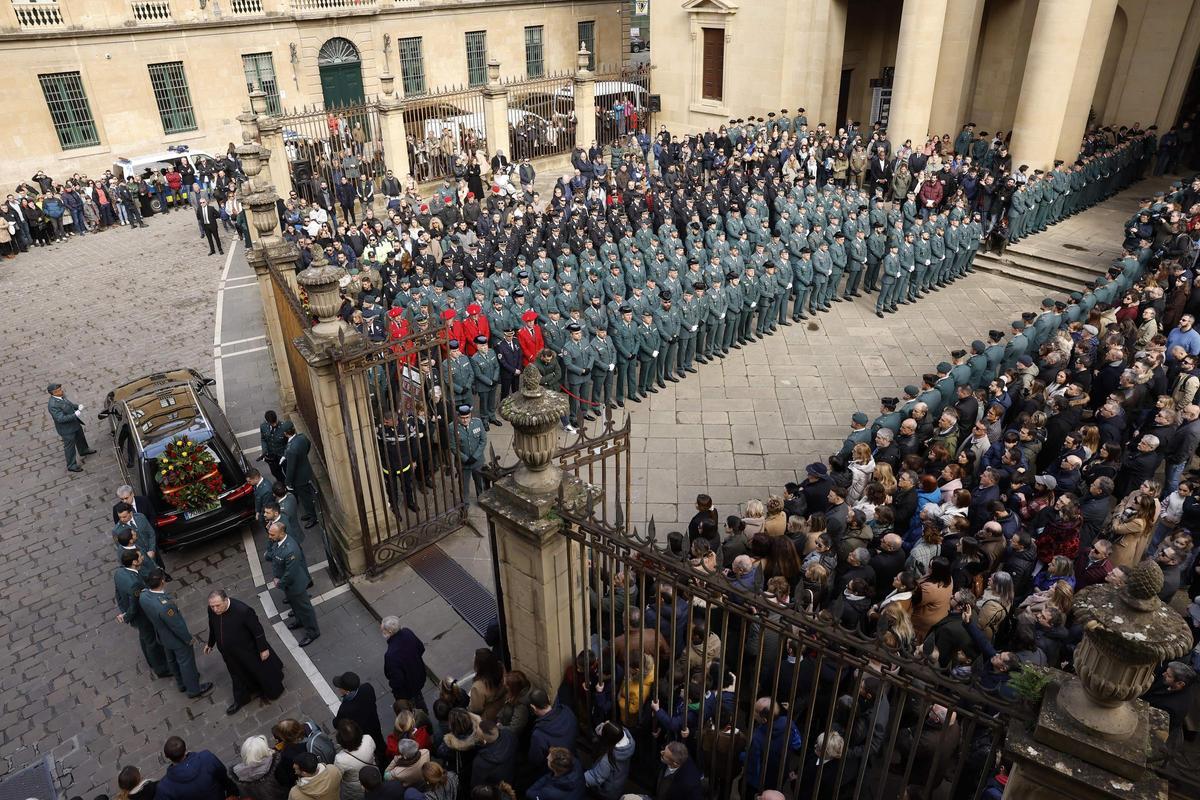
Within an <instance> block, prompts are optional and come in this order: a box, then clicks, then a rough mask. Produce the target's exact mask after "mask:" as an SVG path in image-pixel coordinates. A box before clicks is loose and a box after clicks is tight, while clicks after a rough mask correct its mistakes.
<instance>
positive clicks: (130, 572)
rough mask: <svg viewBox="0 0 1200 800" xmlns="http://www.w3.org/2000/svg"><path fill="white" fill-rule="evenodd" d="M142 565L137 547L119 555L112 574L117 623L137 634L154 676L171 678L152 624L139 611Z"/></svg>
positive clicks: (141, 590) (144, 587) (140, 607)
mask: <svg viewBox="0 0 1200 800" xmlns="http://www.w3.org/2000/svg"><path fill="white" fill-rule="evenodd" d="M144 562H145V556H143V555H142V554H141V553H140V552H139V551H138V550H137V549H136V548H135V549H133V550H130V551H126V552H123V553H122V554H121V566H119V567H117V570H116V572H114V573H113V584H114V585H115V587H116V603H117V622H121V623H124V624H125V625H132V626H133V627H134V628H135V629H136V630H137V632H138V644H139V645H140V646H141V648H142V656H144V657H145V659H146V663H147V664H148V665H149V666H150V669H152V670H154V674H155V675H157V676H158V677H160V678H169V677H171V667H170V666H169V665H168V664H167V654H166V652H164V651H163V646H162V645H161V644H159V642H158V634H156V633H155V632H154V623H152V622H151V621H150V618H149V617H147V616H146V615H145V613H143V612H142V606H141V604H140V603H139V602H138V598H140V597H141V595H142V592H144V591H145V590H146V582H145V581H144V580H143V579H142V573H141V571H140V570H141V568H142V565H143V563H144Z"/></svg>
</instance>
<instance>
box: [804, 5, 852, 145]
mask: <svg viewBox="0 0 1200 800" xmlns="http://www.w3.org/2000/svg"><path fill="white" fill-rule="evenodd" d="M847 6H848V0H829V23H828V25H827V26H826V28H825V30H826V37H825V59H824V75H823V77H822V78H821V107H820V110H819V112H818V113H819V114H820V117H819V118H817V119H816V121H817V122H826V123H828V125H829V130H831V131H835V132H836V131H837V128H838V125H839V124H841V120H838V119H837V112H838V96H839V95H840V94H841V90H842V53H843V52H844V51H845V49H846V13H847V11H848V8H847ZM793 113H794V112H793ZM809 119H813V117H810V118H809Z"/></svg>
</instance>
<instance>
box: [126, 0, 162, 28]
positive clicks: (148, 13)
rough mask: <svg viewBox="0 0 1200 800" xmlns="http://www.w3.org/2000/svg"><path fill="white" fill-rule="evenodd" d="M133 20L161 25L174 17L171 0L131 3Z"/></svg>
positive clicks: (139, 22)
mask: <svg viewBox="0 0 1200 800" xmlns="http://www.w3.org/2000/svg"><path fill="white" fill-rule="evenodd" d="M129 6H130V9H131V10H132V11H133V21H134V22H136V23H138V24H139V25H160V24H162V23H164V22H170V21H171V19H172V14H171V3H170V0H149V2H135V3H130V4H129Z"/></svg>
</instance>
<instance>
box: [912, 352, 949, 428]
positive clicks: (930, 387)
mask: <svg viewBox="0 0 1200 800" xmlns="http://www.w3.org/2000/svg"><path fill="white" fill-rule="evenodd" d="M943 363H945V362H943ZM946 366H947V367H948V366H949V364H946ZM937 380H938V376H937V375H935V374H933V373H932V372H927V373H925V374H924V375H922V376H921V393H920V394H918V395H917V402H918V403H924V404H925V405H926V406H928V407H929V418H930V419H937V416H938V412H940V411H941V410H942V393H941V391H940V390H939V389H938V388H937Z"/></svg>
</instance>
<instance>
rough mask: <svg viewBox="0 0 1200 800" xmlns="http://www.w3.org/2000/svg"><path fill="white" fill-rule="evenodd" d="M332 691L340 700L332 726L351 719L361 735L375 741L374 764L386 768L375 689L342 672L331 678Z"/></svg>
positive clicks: (385, 750)
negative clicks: (355, 723)
mask: <svg viewBox="0 0 1200 800" xmlns="http://www.w3.org/2000/svg"><path fill="white" fill-rule="evenodd" d="M333 690H334V691H335V692H337V694H338V697H340V698H342V704H341V705H340V706H338V710H337V713H336V714H334V715H333V725H334V727H335V728H336V727H337V724H338V723H339V722H341V721H342V720H344V719H352V720H354V721H355V722H357V723H358V727H359V730H361V731H362V732H363V735H365V736H370V737H371V738H372V739H374V740H375V762H376V763H377V764H378V765H379V768H380V769H386V768H387V762H388V756H387V739H385V738H384V737H383V728H382V727H381V726H380V724H379V708H378V703H377V701H376V699H375V687H374V686H372V685H371V684H369V683H363V682H362V680H361V679H360V678H359V677H358V673H355V672H343V673H342V674H341V675H336V676H334V678H333Z"/></svg>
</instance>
